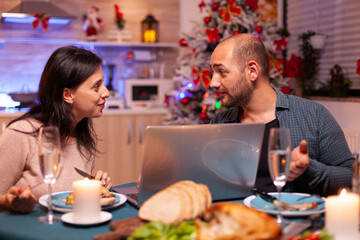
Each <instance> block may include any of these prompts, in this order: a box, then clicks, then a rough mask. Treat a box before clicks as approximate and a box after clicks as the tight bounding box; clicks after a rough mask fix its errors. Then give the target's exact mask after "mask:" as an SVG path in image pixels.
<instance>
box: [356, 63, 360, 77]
mask: <svg viewBox="0 0 360 240" xmlns="http://www.w3.org/2000/svg"><path fill="white" fill-rule="evenodd" d="M356 73H357V74H359V75H360V59H359V60H357V61H356Z"/></svg>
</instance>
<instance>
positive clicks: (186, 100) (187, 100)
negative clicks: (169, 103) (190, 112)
mask: <svg viewBox="0 0 360 240" xmlns="http://www.w3.org/2000/svg"><path fill="white" fill-rule="evenodd" d="M181 103H182V104H183V105H186V104H188V103H189V99H188V98H183V99H181Z"/></svg>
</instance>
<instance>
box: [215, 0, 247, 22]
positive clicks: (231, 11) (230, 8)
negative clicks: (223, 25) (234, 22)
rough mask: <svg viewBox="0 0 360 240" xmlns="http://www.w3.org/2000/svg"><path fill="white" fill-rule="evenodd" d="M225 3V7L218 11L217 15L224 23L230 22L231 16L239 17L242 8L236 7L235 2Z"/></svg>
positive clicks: (231, 0) (232, 0)
mask: <svg viewBox="0 0 360 240" xmlns="http://www.w3.org/2000/svg"><path fill="white" fill-rule="evenodd" d="M227 2H228V4H227V6H224V7H222V8H221V9H219V14H220V16H221V17H222V18H223V21H224V22H230V19H231V15H236V16H239V15H240V14H241V11H242V8H241V7H240V6H237V5H236V3H235V0H227Z"/></svg>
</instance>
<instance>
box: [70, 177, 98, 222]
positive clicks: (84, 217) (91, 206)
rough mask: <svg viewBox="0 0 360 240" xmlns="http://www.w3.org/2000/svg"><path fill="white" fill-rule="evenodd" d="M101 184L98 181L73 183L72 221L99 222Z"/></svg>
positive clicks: (87, 180)
mask: <svg viewBox="0 0 360 240" xmlns="http://www.w3.org/2000/svg"><path fill="white" fill-rule="evenodd" d="M100 187H101V182H100V181H98V180H89V179H87V178H85V179H84V180H79V181H75V182H73V191H74V221H76V222H78V223H92V222H96V221H98V220H100V211H101V206H100V194H101V192H100V191H101V190H100Z"/></svg>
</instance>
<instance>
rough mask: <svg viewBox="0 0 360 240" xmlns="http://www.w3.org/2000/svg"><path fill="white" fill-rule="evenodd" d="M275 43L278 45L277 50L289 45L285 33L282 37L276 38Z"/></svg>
mask: <svg viewBox="0 0 360 240" xmlns="http://www.w3.org/2000/svg"><path fill="white" fill-rule="evenodd" d="M274 44H275V45H276V51H281V50H283V49H285V48H286V46H287V41H286V37H285V35H282V37H281V39H277V40H274Z"/></svg>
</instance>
